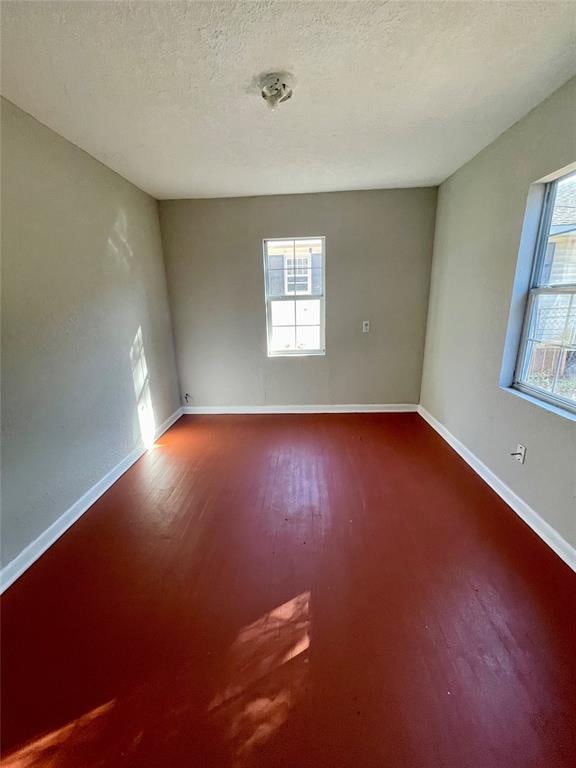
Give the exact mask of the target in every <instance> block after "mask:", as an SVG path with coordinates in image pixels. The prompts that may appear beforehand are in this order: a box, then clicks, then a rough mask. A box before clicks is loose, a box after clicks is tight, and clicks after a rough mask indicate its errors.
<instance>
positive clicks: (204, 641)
mask: <svg viewBox="0 0 576 768" xmlns="http://www.w3.org/2000/svg"><path fill="white" fill-rule="evenodd" d="M527 471H528V469H527ZM575 616H576V576H575V574H573V573H572V572H571V571H570V570H569V569H568V567H567V566H566V565H564V563H562V562H561V560H559V559H558V558H557V557H556V556H555V555H554V554H553V553H552V552H551V551H550V550H549V549H548V548H547V547H546V546H545V545H544V544H543V543H542V542H541V541H540V540H539V539H538V538H537V537H536V536H535V535H534V534H533V533H532V532H531V531H530V530H529V529H528V528H527V527H526V526H525V525H524V524H523V523H522V522H521V521H520V520H519V519H518V518H517V517H516V516H515V514H514V513H513V512H512V511H511V510H510V509H509V508H508V507H507V506H506V505H505V504H504V503H503V502H502V501H501V500H500V499H499V498H498V497H497V496H496V495H495V494H494V493H493V492H492V491H491V490H490V489H489V488H488V487H487V486H486V485H485V484H484V483H483V482H482V481H481V480H480V479H479V478H478V477H477V476H476V475H475V474H474V473H473V472H472V470H471V469H469V468H468V467H467V466H466V465H465V464H464V463H463V462H462V461H461V460H460V459H459V458H458V456H457V455H456V454H455V453H454V452H453V451H452V450H451V449H450V448H449V447H448V446H447V445H446V444H445V443H444V442H443V441H442V440H441V439H440V438H439V437H438V436H437V435H436V434H435V433H434V432H433V431H432V430H431V429H430V427H428V426H427V425H426V424H425V422H424V421H422V420H421V419H420V417H419V416H417V415H416V414H386V415H384V414H383V415H379V414H342V415H304V416H294V415H289V416H203V417H184V418H182V419H181V420H180V421H179V422H178V423H177V424H176V425H175V426H174V427H173V428H172V429H171V430H170V431H169V432H168V433H167V434H165V435H164V436H163V437H162V438H161V440H160V441H159V443H158V444H157V445H156V447H155V448H154V449H153V450H152V451H150V452H149V453H148V454H147V455H146V456H145V457H144V458H142V459H141V460H140V461H139V462H138V463H137V464H136V465H135V466H134V467H133V468H132V469H131V470H130V471H129V472H127V473H126V474H125V475H124V476H123V477H122V478H121V479H120V480H119V481H118V482H117V483H116V484H115V485H114V486H113V487H112V488H111V489H110V490H109V491H108V492H107V493H106V494H105V495H104V496H103V497H102V498H101V499H100V500H99V501H98V502H97V503H96V504H95V505H94V506H93V507H92V508H91V509H90V510H89V511H88V512H87V513H86V514H85V515H84V517H83V518H82V519H81V520H80V521H79V522H78V523H77V524H76V525H75V526H74V527H73V528H72V529H71V530H70V531H69V532H68V533H67V534H66V535H65V536H64V537H62V538H61V539H60V540H59V541H58V542H57V543H56V544H55V545H54V546H53V547H52V548H51V549H50V550H49V551H48V552H47V554H46V555H45V556H44V557H42V558H41V560H40V561H38V562H37V563H36V564H35V565H34V566H33V567H32V568H31V569H30V570H29V571H28V572H27V573H26V574H25V575H24V576H23V577H22V578H21V579H20V580H19V581H18V582H16V584H15V585H14V586H13V587H12V588H10V589H9V590H8V591H7V593H6V594H5V595H4V598H3V710H2V711H3V730H2V735H3V752H4V755H5V762H4V763H3V765H5V766H6V768H8V767H10V768H15V766H18V768H37V767H39V766H42V768H44V767H46V766H48V767H49V768H93V767H95V766H130V767H133V766H138V767H144V766H147V767H149V768H172V767H174V768H183V767H185V766H186V767H187V766H190V768H196V767H197V768H210V767H212V766H218V768H232V767H233V766H234V767H235V768H236V767H238V768H241V767H243V766H263V767H266V768H282V767H283V766H285V767H286V768H307V767H308V766H309V767H310V768H376V766H378V768H560V767H562V768H567V767H568V766H574V764H575V762H574V760H575V754H576V675H575V670H576V664H575V651H576V622H575V621H574V617H575Z"/></svg>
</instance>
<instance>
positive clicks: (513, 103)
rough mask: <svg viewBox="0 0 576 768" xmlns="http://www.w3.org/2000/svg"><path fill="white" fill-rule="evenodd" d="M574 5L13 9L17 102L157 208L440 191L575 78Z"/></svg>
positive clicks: (5, 87) (7, 35)
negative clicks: (260, 84) (270, 80)
mask: <svg viewBox="0 0 576 768" xmlns="http://www.w3.org/2000/svg"><path fill="white" fill-rule="evenodd" d="M575 7H576V6H575V4H574V3H573V2H567V3H563V2H536V3H526V2H504V1H501V2H470V3H469V2H377V3H376V2H367V1H366V2H362V1H360V2H330V1H329V0H325V2H250V1H248V0H244V1H243V2H233V1H232V0H229V1H228V2H161V1H158V2H131V1H128V0H126V1H125V2H81V1H78V2H74V1H72V2H47V1H45V0H43V1H42V2H3V3H2V43H3V45H2V63H3V74H2V93H3V95H4V96H6V98H8V99H10V100H11V101H13V102H14V103H15V104H17V105H18V106H20V107H21V108H23V109H24V110H26V111H27V112H29V113H30V114H32V115H34V117H36V118H37V119H38V120H40V121H41V122H42V123H45V124H46V125H48V126H49V127H50V128H53V129H54V130H55V131H57V132H58V133H60V134H61V135H63V136H65V137H66V138H67V139H69V140H70V141H72V142H74V143H75V144H77V145H78V146H80V147H82V148H83V149H85V150H86V151H87V152H89V153H90V154H91V155H93V156H94V157H96V158H98V159H99V160H101V161H102V162H103V163H105V164H106V165H108V166H109V167H110V168H113V169H114V170H116V171H118V172H119V173H120V174H122V175H123V176H125V177H126V178H128V179H130V180H131V181H133V182H134V183H135V184H137V185H138V186H139V187H141V188H142V189H145V190H147V191H148V192H150V193H151V194H153V195H154V196H156V197H158V198H173V197H219V196H233V195H262V194H274V193H290V192H312V191H326V190H342V189H368V188H373V187H394V186H416V185H430V184H436V183H438V182H440V181H441V180H443V179H444V178H446V176H448V175H449V174H450V173H452V172H453V171H454V170H455V169H456V168H458V167H459V166H460V165H462V163H464V162H465V161H466V160H468V159H469V158H470V157H472V156H473V155H474V154H476V152H478V151H479V150H480V149H481V148H482V147H484V146H485V145H486V144H488V143H489V142H490V141H492V140H493V139H494V138H495V137H496V136H497V135H498V134H500V133H501V132H502V131H503V130H505V129H506V128H508V127H509V126H510V125H511V124H512V123H514V122H515V121H516V120H518V119H519V118H520V117H522V116H523V115H524V114H525V113H526V112H527V111H529V110H530V109H531V108H532V107H533V106H535V105H536V104H537V103H538V102H539V101H541V100H542V99H543V98H545V97H546V96H547V95H548V94H550V93H551V92H552V91H553V90H555V89H556V88H557V87H559V86H560V85H561V84H562V83H563V82H565V81H566V80H567V79H568V78H569V77H570V76H571V75H573V74H574V72H576V46H575V39H576V10H575ZM270 69H288V70H290V71H292V72H293V73H294V74H295V76H296V79H297V84H296V89H295V93H294V97H293V99H292V100H291V101H289V102H287V103H286V104H284V105H282V106H281V107H280V108H279V109H278V111H277V112H270V111H269V110H268V109H267V107H266V105H265V103H264V101H263V100H262V99H261V98H260V96H259V95H258V93H257V92H256V90H255V88H254V84H253V79H254V77H255V76H256V75H257V74H259V73H261V72H263V71H266V70H270Z"/></svg>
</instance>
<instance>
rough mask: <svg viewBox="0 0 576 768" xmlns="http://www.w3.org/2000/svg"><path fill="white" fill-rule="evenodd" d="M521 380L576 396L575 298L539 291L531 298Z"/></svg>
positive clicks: (540, 387)
mask: <svg viewBox="0 0 576 768" xmlns="http://www.w3.org/2000/svg"><path fill="white" fill-rule="evenodd" d="M522 381H523V382H524V383H525V384H528V385H529V386H531V387H537V388H539V389H542V390H544V391H545V392H549V393H551V394H557V395H560V396H561V397H564V398H568V399H571V400H576V298H575V296H574V294H568V293H559V294H539V295H536V296H535V297H534V299H533V301H532V308H531V318H530V325H529V329H528V344H527V348H526V359H525V364H524V377H523V379H522Z"/></svg>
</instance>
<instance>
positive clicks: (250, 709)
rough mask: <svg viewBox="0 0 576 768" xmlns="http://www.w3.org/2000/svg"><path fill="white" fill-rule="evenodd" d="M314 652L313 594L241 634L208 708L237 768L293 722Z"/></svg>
mask: <svg viewBox="0 0 576 768" xmlns="http://www.w3.org/2000/svg"><path fill="white" fill-rule="evenodd" d="M309 646H310V592H302V593H301V594H300V595H298V596H297V597H295V598H293V599H292V600H289V601H288V602H286V603H284V604H282V605H280V606H278V607H277V608H275V609H274V610H272V611H270V612H269V613H266V614H265V615H264V616H262V617H261V618H259V619H258V620H257V621H255V622H253V623H252V624H249V625H247V626H246V627H244V628H243V629H241V630H240V632H239V633H238V636H237V637H236V640H235V641H234V643H233V644H232V646H231V647H230V649H229V651H228V654H227V657H226V659H225V662H224V666H223V670H224V672H223V680H222V683H221V686H220V690H219V691H218V693H217V694H216V696H215V697H214V698H213V700H212V702H211V703H210V705H209V708H208V709H209V711H211V712H212V713H213V716H214V719H215V721H216V722H217V723H218V724H219V725H220V727H221V729H222V730H223V732H224V734H225V736H226V740H227V741H228V743H229V744H230V746H231V749H232V752H233V755H234V763H233V765H234V766H235V768H242V767H243V766H249V765H252V764H253V762H252V757H253V754H254V750H255V749H259V748H261V747H263V746H264V745H265V744H266V742H267V741H269V739H270V738H271V737H272V736H273V735H274V733H275V732H276V731H278V729H279V728H280V727H281V726H282V725H283V724H284V723H285V722H286V721H287V720H288V717H289V715H290V712H291V711H292V710H293V708H294V706H295V705H296V704H297V702H298V701H299V699H300V698H301V694H302V692H303V690H304V689H305V682H306V677H307V672H308V658H307V654H306V651H307V650H308V648H309Z"/></svg>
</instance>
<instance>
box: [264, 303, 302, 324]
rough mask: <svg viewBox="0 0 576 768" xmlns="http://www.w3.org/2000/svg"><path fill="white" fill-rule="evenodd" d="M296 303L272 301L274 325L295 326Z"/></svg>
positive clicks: (271, 308)
mask: <svg viewBox="0 0 576 768" xmlns="http://www.w3.org/2000/svg"><path fill="white" fill-rule="evenodd" d="M295 303H296V302H294V301H271V302H270V310H271V313H272V318H271V319H272V325H294V323H295V322H296V314H295V307H294V304H295Z"/></svg>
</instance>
